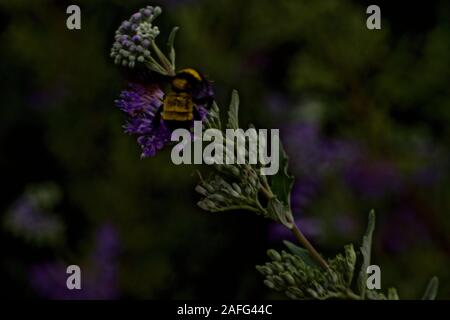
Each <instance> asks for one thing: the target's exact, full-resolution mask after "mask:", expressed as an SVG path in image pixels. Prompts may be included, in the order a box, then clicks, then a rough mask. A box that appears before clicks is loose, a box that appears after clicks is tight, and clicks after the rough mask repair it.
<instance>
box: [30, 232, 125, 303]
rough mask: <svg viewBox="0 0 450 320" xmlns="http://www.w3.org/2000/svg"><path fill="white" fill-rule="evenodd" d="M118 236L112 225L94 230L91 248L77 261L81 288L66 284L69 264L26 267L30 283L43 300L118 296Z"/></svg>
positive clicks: (54, 262) (52, 263)
mask: <svg viewBox="0 0 450 320" xmlns="http://www.w3.org/2000/svg"><path fill="white" fill-rule="evenodd" d="M119 247H120V246H119V239H118V235H117V232H116V230H115V228H114V227H113V226H111V225H109V224H104V225H102V226H101V227H100V228H99V229H98V230H97V232H96V237H95V248H94V250H93V251H92V253H91V255H90V257H89V259H88V261H87V262H86V263H85V264H81V265H80V268H81V272H82V285H81V290H69V289H67V287H66V280H67V274H66V268H67V266H68V265H70V264H71V263H63V262H61V261H51V262H44V263H40V264H37V265H34V266H33V267H32V268H31V269H30V273H29V276H30V284H31V286H32V287H33V288H34V289H35V290H36V291H37V293H38V294H39V295H40V296H42V297H43V298H47V299H57V300H66V299H116V298H118V297H119V290H118V269H117V258H118V254H119V249H120V248H119Z"/></svg>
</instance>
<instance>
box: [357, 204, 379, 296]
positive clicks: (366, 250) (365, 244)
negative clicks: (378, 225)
mask: <svg viewBox="0 0 450 320" xmlns="http://www.w3.org/2000/svg"><path fill="white" fill-rule="evenodd" d="M374 230H375V212H374V211H371V212H370V213H369V223H368V224H367V230H366V234H365V235H364V237H363V241H362V246H361V255H362V257H363V262H362V265H361V271H360V272H359V278H358V290H359V294H360V295H361V297H362V298H364V297H365V294H366V287H367V285H366V281H367V272H366V270H367V267H368V266H369V265H370V257H371V254H372V236H373V231H374Z"/></svg>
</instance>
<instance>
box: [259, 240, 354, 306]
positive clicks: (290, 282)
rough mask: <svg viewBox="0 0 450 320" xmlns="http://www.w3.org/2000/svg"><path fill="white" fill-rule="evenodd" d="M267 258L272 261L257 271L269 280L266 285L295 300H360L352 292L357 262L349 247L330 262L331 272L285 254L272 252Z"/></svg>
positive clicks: (351, 248)
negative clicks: (351, 285) (351, 286)
mask: <svg viewBox="0 0 450 320" xmlns="http://www.w3.org/2000/svg"><path fill="white" fill-rule="evenodd" d="M290 248H292V245H291V246H290ZM297 250H298V249H296V251H297ZM267 255H268V256H269V258H270V259H271V261H270V262H267V263H266V264H265V265H261V266H257V267H256V269H257V270H258V271H259V272H260V273H261V274H262V275H264V276H265V280H264V284H265V285H266V286H268V287H269V288H271V289H274V290H276V291H280V292H284V293H285V294H286V296H288V297H289V298H291V299H319V300H324V299H331V298H336V299H353V298H356V295H355V294H354V293H353V292H352V291H351V290H350V283H351V280H352V277H353V270H354V267H355V261H356V260H355V254H354V250H353V246H351V245H349V246H347V247H346V250H345V254H344V255H342V254H338V255H337V256H336V257H335V258H333V259H330V260H328V264H329V266H330V269H329V270H328V271H327V270H323V269H321V268H319V267H318V266H312V265H310V264H308V263H306V262H305V260H304V259H302V258H301V256H299V255H296V254H293V253H288V252H286V251H284V250H283V251H281V253H279V252H277V251H275V250H273V249H272V250H269V251H268V252H267Z"/></svg>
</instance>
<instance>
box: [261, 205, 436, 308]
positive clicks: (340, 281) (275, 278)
mask: <svg viewBox="0 0 450 320" xmlns="http://www.w3.org/2000/svg"><path fill="white" fill-rule="evenodd" d="M374 228H375V213H374V212H373V211H371V212H370V214H369V222H368V226H367V231H366V233H365V235H364V237H363V243H362V246H361V248H360V250H361V255H362V257H363V262H362V263H361V266H360V271H359V277H358V279H357V285H356V288H357V290H358V291H357V292H358V293H355V291H354V290H353V288H352V287H353V277H354V274H355V268H356V253H355V250H354V248H353V245H351V244H350V245H346V246H344V253H343V254H341V253H339V254H337V255H336V256H335V257H334V258H332V259H329V260H328V266H329V269H328V270H327V269H323V268H320V267H319V265H317V264H316V263H315V262H313V261H312V260H311V258H310V256H309V255H308V252H307V251H306V250H304V249H302V248H300V247H298V246H296V245H294V244H293V243H290V242H288V241H285V242H284V244H285V245H286V247H287V248H288V249H289V251H290V253H288V252H286V251H284V250H283V251H281V253H279V252H277V251H276V250H273V249H270V250H269V251H268V252H267V255H268V256H269V258H270V259H271V261H270V262H267V263H266V264H264V265H259V266H256V269H257V270H258V271H259V272H260V273H261V274H262V275H263V276H264V284H265V285H266V286H267V287H269V288H271V289H274V290H276V291H280V292H283V293H284V294H285V295H286V296H287V297H289V298H291V299H319V300H325V299H354V300H364V299H366V300H398V299H399V296H398V294H397V290H396V289H395V288H389V289H388V292H387V295H385V294H384V293H382V292H381V291H377V290H367V287H366V286H367V285H366V280H367V273H366V270H367V267H368V266H369V265H370V255H371V246H372V234H373V231H374ZM437 289H438V280H437V278H436V277H434V278H433V279H431V281H430V283H429V284H428V287H427V289H426V291H425V294H424V296H423V299H424V300H433V299H435V298H436V295H437Z"/></svg>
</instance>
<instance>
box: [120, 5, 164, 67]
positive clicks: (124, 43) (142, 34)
mask: <svg viewBox="0 0 450 320" xmlns="http://www.w3.org/2000/svg"><path fill="white" fill-rule="evenodd" d="M160 14H161V8H160V7H151V6H147V7H145V8H142V9H141V10H139V12H136V13H135V14H133V15H132V16H131V18H130V19H129V20H125V21H123V22H122V24H121V25H120V27H119V29H118V30H117V31H116V35H115V42H114V44H113V47H112V49H111V57H112V58H113V59H114V62H115V63H116V64H121V65H122V66H124V67H125V66H128V67H130V68H133V67H134V66H135V64H136V62H140V63H142V62H145V61H148V60H149V59H150V57H151V53H150V50H149V47H150V44H151V42H152V41H154V40H155V38H156V37H157V36H158V35H159V29H158V27H157V26H153V25H152V22H153V20H154V19H155V18H156V17H157V16H159V15H160Z"/></svg>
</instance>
